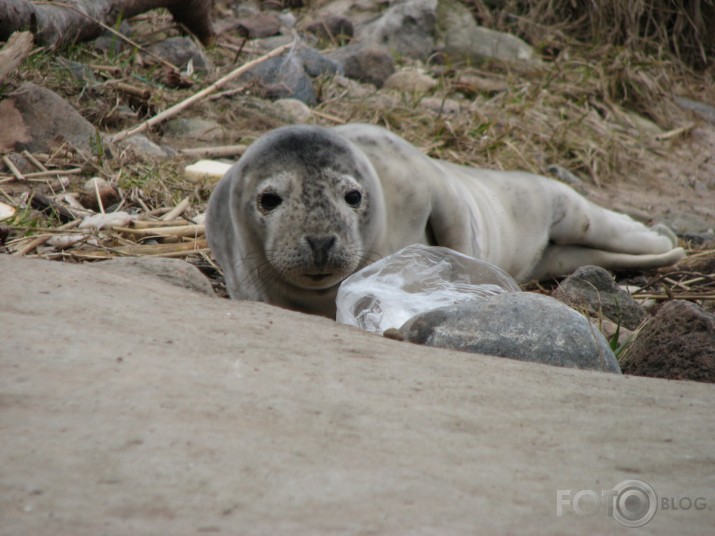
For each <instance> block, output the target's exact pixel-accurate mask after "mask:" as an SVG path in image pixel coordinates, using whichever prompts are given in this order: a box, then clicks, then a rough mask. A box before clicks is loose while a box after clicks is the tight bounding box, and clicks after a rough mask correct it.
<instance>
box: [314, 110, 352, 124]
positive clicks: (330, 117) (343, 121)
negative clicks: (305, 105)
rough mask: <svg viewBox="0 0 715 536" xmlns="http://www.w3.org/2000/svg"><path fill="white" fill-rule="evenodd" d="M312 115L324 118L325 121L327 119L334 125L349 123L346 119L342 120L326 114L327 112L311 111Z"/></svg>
mask: <svg viewBox="0 0 715 536" xmlns="http://www.w3.org/2000/svg"><path fill="white" fill-rule="evenodd" d="M310 113H312V114H313V115H317V116H318V117H322V118H323V119H327V120H328V121H332V122H333V123H338V124H339V125H344V124H345V123H346V122H347V121H345V120H344V119H340V118H339V117H338V116H336V115H330V114H326V113H325V112H319V111H318V110H311V111H310Z"/></svg>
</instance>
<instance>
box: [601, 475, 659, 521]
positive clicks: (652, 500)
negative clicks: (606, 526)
mask: <svg viewBox="0 0 715 536" xmlns="http://www.w3.org/2000/svg"><path fill="white" fill-rule="evenodd" d="M613 491H614V492H615V494H614V495H613V511H612V512H613V519H615V520H616V521H618V522H619V523H620V524H621V525H623V526H624V527H629V528H637V527H642V526H643V525H645V524H646V523H648V522H649V521H650V520H651V519H653V516H655V512H656V510H657V509H658V497H657V495H656V494H655V490H654V489H653V487H652V486H651V485H650V484H648V483H647V482H643V481H642V480H624V481H623V482H619V483H618V484H616V485H615V486H614V487H613Z"/></svg>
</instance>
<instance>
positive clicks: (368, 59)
mask: <svg viewBox="0 0 715 536" xmlns="http://www.w3.org/2000/svg"><path fill="white" fill-rule="evenodd" d="M329 57H330V58H331V59H333V60H335V61H336V62H337V63H338V64H340V66H341V67H342V70H343V72H344V73H345V76H347V77H349V78H353V79H355V80H359V81H360V82H367V83H369V84H374V85H375V86H377V87H382V85H383V84H384V83H385V80H387V79H388V78H389V77H390V75H391V74H392V73H394V72H395V62H394V61H393V59H392V56H390V54H389V53H388V51H387V50H386V49H385V48H384V47H382V46H379V45H374V44H357V43H356V44H352V45H348V46H345V47H341V48H339V49H337V50H335V51H333V52H331V53H330V54H329Z"/></svg>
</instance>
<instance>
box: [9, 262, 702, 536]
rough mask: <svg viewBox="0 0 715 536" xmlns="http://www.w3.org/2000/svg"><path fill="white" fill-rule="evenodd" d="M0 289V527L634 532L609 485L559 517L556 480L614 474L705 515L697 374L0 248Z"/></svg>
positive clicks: (674, 522) (45, 530)
mask: <svg viewBox="0 0 715 536" xmlns="http://www.w3.org/2000/svg"><path fill="white" fill-rule="evenodd" d="M0 297H2V308H1V311H0V356H1V357H0V430H1V431H2V440H1V441H0V520H1V521H0V533H2V534H32V535H56V534H73V535H95V534H108V535H114V534H117V535H119V534H139V535H143V534H197V533H212V534H213V533H218V534H249V535H250V534H321V533H322V534H487V533H491V534H496V533H498V534H527V533H529V534H533V533H536V532H539V533H542V534H564V535H566V534H569V535H570V534H605V533H614V534H635V532H632V531H631V532H629V529H625V528H622V527H621V526H620V525H619V524H618V523H617V522H616V521H615V520H614V519H611V518H610V517H608V515H607V513H606V511H607V508H606V506H605V502H604V504H603V505H602V507H601V509H600V512H599V513H598V514H597V515H595V516H593V517H588V518H586V517H579V516H577V515H575V514H574V512H573V509H572V508H570V507H569V506H566V507H564V509H563V516H562V517H557V515H556V506H557V501H556V497H557V490H572V494H571V496H573V494H575V493H576V492H577V491H579V490H583V489H589V490H596V492H597V493H598V494H600V493H601V490H609V489H612V487H613V486H614V485H616V484H617V483H619V482H621V481H623V480H626V479H642V480H644V481H646V482H648V483H649V484H651V485H652V486H653V487H654V488H655V490H656V492H657V493H658V495H659V497H661V498H666V499H669V498H671V497H674V498H675V499H676V501H677V500H678V498H681V497H691V498H692V499H695V498H697V497H705V498H706V501H709V504H708V507H707V508H706V509H704V510H695V508H694V507H692V506H691V508H690V509H689V510H677V511H674V510H672V509H668V510H663V509H660V510H659V511H658V512H657V514H656V515H655V518H654V519H653V520H652V521H651V522H650V523H649V524H648V525H647V526H646V529H647V531H648V533H652V534H707V533H709V532H710V531H711V530H712V527H713V526H715V513H714V512H713V510H712V507H713V506H715V478H713V474H715V458H713V437H715V420H713V418H712V409H713V407H715V389H714V388H713V386H712V385H705V384H696V383H689V382H669V381H664V380H654V379H648V378H634V377H626V376H623V377H621V376H617V375H612V374H601V373H596V372H585V371H577V370H567V369H560V368H555V367H548V366H544V365H535V364H528V363H522V362H518V361H511V360H507V359H500V358H490V357H483V356H479V355H472V354H466V353H459V352H450V351H446V350H439V349H434V348H427V347H421V346H416V345H410V344H407V343H398V342H395V341H391V340H386V339H383V338H380V337H377V336H374V335H369V334H367V333H362V332H359V331H357V330H355V329H353V328H348V327H345V326H340V325H336V324H334V323H332V322H330V321H328V320H325V319H321V318H316V317H309V316H305V315H301V314H297V313H291V312H287V311H282V310H279V309H275V308H272V307H269V306H265V305H260V304H250V303H239V302H230V301H227V300H221V299H218V298H213V297H207V296H205V295H202V294H199V293H193V292H191V291H188V290H185V289H181V288H178V287H172V286H170V285H169V284H168V283H166V282H163V281H160V280H157V279H153V278H150V277H145V278H142V277H139V276H137V275H136V273H134V274H131V275H128V276H123V275H118V274H117V273H115V272H114V271H105V270H102V269H99V268H97V267H92V266H78V265H66V264H64V265H63V264H60V263H53V262H48V261H41V260H29V259H17V258H10V257H8V256H5V255H0ZM686 504H687V503H686ZM698 504H702V502H700V503H698Z"/></svg>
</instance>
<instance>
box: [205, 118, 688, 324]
mask: <svg viewBox="0 0 715 536" xmlns="http://www.w3.org/2000/svg"><path fill="white" fill-rule="evenodd" d="M206 224H207V235H208V240H209V246H210V247H211V250H212V251H213V253H214V256H215V257H216V260H217V261H218V263H219V264H220V266H221V267H222V269H223V271H224V274H225V277H226V286H227V288H228V291H229V294H230V296H231V297H232V298H236V299H248V300H255V301H264V302H267V303H271V304H274V305H279V306H282V307H286V308H289V309H296V310H301V311H305V312H308V313H313V314H321V315H324V316H328V317H334V315H335V296H336V293H337V288H338V286H339V285H340V282H341V281H342V280H343V279H345V278H346V277H347V276H349V275H350V274H352V273H354V272H355V271H357V270H359V269H361V268H362V267H364V266H365V265H367V264H369V263H370V262H372V261H375V260H377V259H379V258H382V257H384V256H386V255H389V254H391V253H394V252H395V251H398V250H399V249H401V248H403V247H405V246H408V245H410V244H414V243H422V244H430V245H439V246H444V247H449V248H452V249H455V250H457V251H460V252H462V253H464V254H467V255H470V256H473V257H476V258H479V259H482V260H485V261H487V262H490V263H492V264H495V265H497V266H499V267H500V268H502V269H504V270H505V271H507V272H508V273H510V274H511V275H512V276H513V277H514V278H515V279H517V280H518V281H526V280H529V279H532V278H536V279H542V278H546V277H553V276H559V275H565V274H568V273H570V272H572V271H573V270H575V269H576V268H578V267H579V266H583V265H586V264H597V265H600V266H603V267H604V268H608V269H648V268H654V267H658V266H666V265H669V264H673V263H674V262H677V261H678V260H679V259H681V258H682V257H683V256H684V252H683V250H682V249H681V248H675V247H674V246H675V240H674V236H672V233H670V234H668V233H667V232H658V231H656V230H652V229H649V228H647V227H646V226H645V225H643V224H641V223H639V222H636V221H634V220H632V219H631V218H629V217H628V216H625V215H623V214H619V213H616V212H613V211H610V210H607V209H605V208H602V207H599V206H598V205H595V204H594V203H591V202H590V201H588V200H587V199H585V198H584V197H582V196H580V195H579V194H577V193H576V192H575V191H574V190H572V189H571V188H570V187H568V186H566V185H564V184H562V183H559V182H557V181H555V180H552V179H548V178H546V177H541V176H538V175H534V174H530V173H524V172H501V171H491V170H484V169H476V168H470V167H465V166H459V165H456V164H452V163H449V162H445V161H439V160H434V159H432V158H429V157H428V156H426V155H425V154H423V153H422V152H420V151H419V150H418V149H417V148H416V147H414V146H413V145H411V144H409V143H408V142H407V141H405V140H403V139H402V138H400V137H399V136H396V135H395V134H392V133H390V132H389V131H387V130H385V129H382V128H380V127H375V126H371V125H363V124H351V125H345V126H340V127H335V128H330V129H328V128H323V127H312V126H291V127H283V128H280V129H277V130H275V131H272V132H269V133H268V134H266V135H265V136H263V137H261V138H260V139H259V140H257V141H256V142H255V143H254V144H253V145H251V147H249V149H248V150H247V151H246V153H245V154H244V155H243V157H241V159H240V160H239V161H238V162H237V163H236V164H235V165H234V166H232V167H231V169H230V170H229V171H228V172H227V173H226V175H225V176H224V177H223V179H221V181H220V182H219V184H218V186H217V187H216V189H215V190H214V192H213V193H212V195H211V199H210V201H209V208H208V212H207V219H206Z"/></svg>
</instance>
